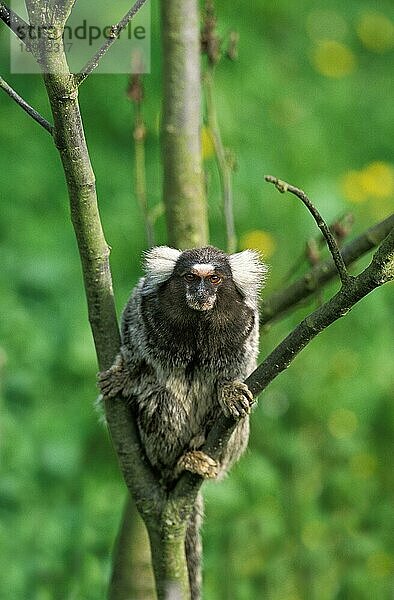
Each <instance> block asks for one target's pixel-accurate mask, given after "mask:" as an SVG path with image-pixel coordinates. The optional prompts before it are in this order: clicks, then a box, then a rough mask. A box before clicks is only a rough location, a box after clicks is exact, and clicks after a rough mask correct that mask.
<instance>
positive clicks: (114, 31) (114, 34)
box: [75, 0, 147, 85]
mask: <svg viewBox="0 0 394 600" xmlns="http://www.w3.org/2000/svg"><path fill="white" fill-rule="evenodd" d="M146 2H147V0H137V2H136V3H135V4H134V5H133V6H132V7H131V8H130V10H129V11H127V13H126V14H125V16H124V17H123V19H121V20H120V21H119V23H117V24H116V25H113V26H112V27H111V32H110V35H109V37H108V38H107V40H106V41H105V42H104V44H103V45H102V46H101V47H100V48H99V49H98V50H97V52H96V54H94V56H92V58H91V59H90V60H89V61H88V62H87V63H86V65H85V66H84V67H82V69H81V71H80V72H79V73H78V74H77V75H75V81H76V84H77V85H81V83H82V82H83V81H85V79H86V78H87V77H88V76H89V75H90V74H91V73H92V72H93V71H94V70H95V69H96V68H97V67H98V65H99V63H100V60H101V59H102V58H103V56H104V55H105V54H106V53H107V52H108V50H109V49H110V47H111V46H112V44H114V43H115V42H116V40H117V39H118V37H119V35H120V34H121V32H122V31H123V30H124V29H125V28H126V27H127V25H128V24H129V23H130V21H131V19H132V18H133V17H134V16H135V15H136V14H137V12H138V11H139V10H140V8H142V7H143V6H144V4H146Z"/></svg>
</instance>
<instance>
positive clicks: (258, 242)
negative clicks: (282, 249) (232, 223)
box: [239, 229, 276, 258]
mask: <svg viewBox="0 0 394 600" xmlns="http://www.w3.org/2000/svg"><path fill="white" fill-rule="evenodd" d="M239 245H240V248H241V250H245V249H246V248H251V249H252V250H258V251H259V252H261V253H262V254H263V256H264V257H265V258H269V257H270V256H272V255H273V253H274V252H275V249H276V242H275V239H274V238H273V236H272V235H271V234H270V233H268V232H267V231H263V230H262V229H255V230H253V231H247V232H246V233H244V234H243V236H242V237H241V239H240V243H239Z"/></svg>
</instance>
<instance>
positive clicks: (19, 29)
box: [0, 2, 29, 44]
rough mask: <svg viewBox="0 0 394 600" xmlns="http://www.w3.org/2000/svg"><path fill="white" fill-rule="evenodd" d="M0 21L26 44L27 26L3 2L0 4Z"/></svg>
mask: <svg viewBox="0 0 394 600" xmlns="http://www.w3.org/2000/svg"><path fill="white" fill-rule="evenodd" d="M0 20H1V21H3V23H5V24H6V25H7V27H9V28H10V29H11V31H12V32H13V33H14V34H15V35H16V36H17V37H18V38H19V39H20V40H21V41H22V42H23V43H24V44H26V32H27V30H28V28H29V24H28V23H26V21H25V20H24V19H22V17H20V16H19V15H17V14H16V12H14V11H13V10H11V8H9V7H8V6H7V5H6V4H5V2H0Z"/></svg>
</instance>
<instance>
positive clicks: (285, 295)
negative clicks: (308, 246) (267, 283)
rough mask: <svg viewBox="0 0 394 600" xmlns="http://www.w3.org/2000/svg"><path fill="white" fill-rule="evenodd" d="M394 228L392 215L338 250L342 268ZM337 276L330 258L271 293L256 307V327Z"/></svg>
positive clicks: (265, 323)
mask: <svg viewBox="0 0 394 600" xmlns="http://www.w3.org/2000/svg"><path fill="white" fill-rule="evenodd" d="M393 227H394V214H392V215H390V216H389V217H387V219H384V221H381V222H379V223H377V224H376V225H373V226H372V227H370V228H369V229H368V230H367V231H365V232H364V233H362V234H361V235H360V236H358V237H357V238H356V239H354V240H353V241H352V242H350V243H348V244H346V246H343V248H342V249H341V255H342V258H343V260H344V262H345V264H346V265H351V264H352V263H354V262H355V261H356V260H358V259H359V258H360V257H361V256H363V255H364V254H366V253H367V252H369V250H371V249H372V248H375V247H376V246H378V245H379V244H380V242H381V241H382V240H383V239H384V238H385V237H386V235H388V233H389V232H390V231H391V229H392V228H393ZM337 274H338V271H337V268H336V266H335V264H334V263H333V261H332V259H331V258H329V259H327V260H325V261H324V262H321V263H319V264H318V265H316V266H315V267H314V268H313V269H311V270H310V271H308V272H307V273H306V274H305V275H303V276H302V277H301V278H300V279H298V280H297V281H295V282H293V283H292V284H290V285H289V286H287V287H286V288H284V289H281V290H279V291H277V292H274V293H273V294H271V296H269V297H268V298H265V299H264V300H263V301H262V303H261V307H260V325H267V324H268V323H270V322H271V321H273V320H275V319H276V318H278V317H280V316H281V315H283V314H284V313H286V312H287V311H289V310H290V309H291V308H295V307H296V306H297V305H298V303H299V302H300V301H301V300H304V299H306V298H309V297H310V296H312V295H313V294H315V293H316V291H317V290H318V289H320V288H321V287H322V286H323V285H325V284H326V283H328V282H329V281H331V280H332V279H333V278H334V277H335V276H336V275H337Z"/></svg>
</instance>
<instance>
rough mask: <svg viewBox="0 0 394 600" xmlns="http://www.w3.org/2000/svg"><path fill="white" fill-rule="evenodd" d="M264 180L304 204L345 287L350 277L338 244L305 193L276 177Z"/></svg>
mask: <svg viewBox="0 0 394 600" xmlns="http://www.w3.org/2000/svg"><path fill="white" fill-rule="evenodd" d="M264 179H265V180H266V181H268V183H273V184H274V185H275V187H276V189H277V190H279V192H281V193H282V194H283V193H284V192H290V193H291V194H294V196H297V198H299V199H300V200H301V201H302V202H303V203H304V204H305V206H306V207H307V208H308V210H309V212H310V213H311V214H312V216H313V218H314V219H315V221H316V223H317V225H318V227H319V229H320V231H321V232H322V234H323V235H324V237H325V239H326V242H327V245H328V248H329V250H330V252H331V255H332V258H333V260H334V263H335V266H336V268H337V270H338V273H339V277H340V279H341V282H342V285H346V284H347V283H348V282H349V279H350V275H349V273H348V272H347V269H346V265H345V263H344V260H343V258H342V256H341V253H340V251H339V248H338V244H337V243H336V241H335V238H334V236H333V235H332V233H331V231H330V229H329V227H328V225H327V223H326V222H325V221H324V219H323V217H322V216H321V214H320V213H319V211H318V210H317V208H316V207H315V206H314V205H313V204H312V202H311V201H310V200H309V198H308V196H307V195H306V194H305V192H304V191H303V190H300V189H299V188H297V187H295V186H294V185H291V184H290V183H286V181H281V180H280V179H278V178H277V177H273V176H272V175H266V176H265V177H264Z"/></svg>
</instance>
